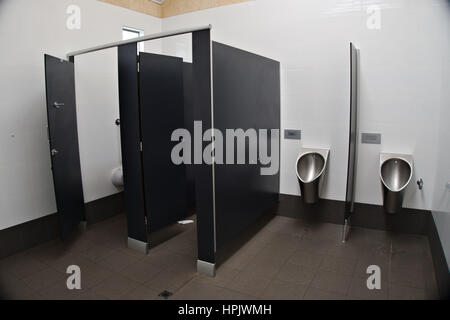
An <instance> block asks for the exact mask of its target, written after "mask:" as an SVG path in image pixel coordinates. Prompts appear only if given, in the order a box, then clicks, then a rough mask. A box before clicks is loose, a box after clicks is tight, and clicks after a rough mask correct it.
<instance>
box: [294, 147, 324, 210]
mask: <svg viewBox="0 0 450 320" xmlns="http://www.w3.org/2000/svg"><path fill="white" fill-rule="evenodd" d="M328 153H329V150H328V149H303V150H302V152H301V153H300V155H299V157H298V158H297V162H296V164H295V170H296V173H297V178H298V180H299V183H300V191H301V194H302V199H303V201H304V202H305V203H316V202H317V201H318V200H319V193H320V181H321V177H322V176H323V173H324V171H325V168H326V165H327V160H328Z"/></svg>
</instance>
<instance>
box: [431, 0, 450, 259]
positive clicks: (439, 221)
mask: <svg viewBox="0 0 450 320" xmlns="http://www.w3.org/2000/svg"><path fill="white" fill-rule="evenodd" d="M448 8H449V10H450V2H449V7H448ZM446 45H447V51H446V52H449V51H450V19H448V20H447V42H446ZM444 59H446V60H445V61H446V63H445V64H444V67H443V68H442V70H441V79H442V81H441V92H442V94H441V110H440V116H439V122H438V123H437V125H438V128H439V138H438V157H437V161H436V166H435V171H436V180H435V188H434V201H433V218H434V222H435V224H436V227H437V229H438V232H439V237H440V240H441V243H442V247H443V248H444V252H445V255H446V257H447V264H448V265H449V266H450V185H448V186H447V184H448V183H450V90H449V87H448V86H449V84H450V64H449V63H448V60H449V59H450V58H449V56H448V55H447V57H445V58H444Z"/></svg>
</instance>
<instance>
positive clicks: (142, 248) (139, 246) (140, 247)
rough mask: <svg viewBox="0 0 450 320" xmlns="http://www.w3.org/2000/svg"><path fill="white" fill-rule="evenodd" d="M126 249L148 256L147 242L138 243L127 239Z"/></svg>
mask: <svg viewBox="0 0 450 320" xmlns="http://www.w3.org/2000/svg"><path fill="white" fill-rule="evenodd" d="M128 248H129V249H131V250H135V251H138V252H141V253H143V254H148V242H144V241H139V240H136V239H133V238H130V237H128Z"/></svg>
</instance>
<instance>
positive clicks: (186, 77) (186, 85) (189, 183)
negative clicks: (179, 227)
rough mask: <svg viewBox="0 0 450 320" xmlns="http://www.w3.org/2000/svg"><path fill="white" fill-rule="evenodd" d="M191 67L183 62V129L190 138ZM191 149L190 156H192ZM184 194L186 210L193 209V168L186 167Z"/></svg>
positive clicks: (191, 127) (191, 103) (192, 121)
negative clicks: (188, 133)
mask: <svg viewBox="0 0 450 320" xmlns="http://www.w3.org/2000/svg"><path fill="white" fill-rule="evenodd" d="M192 69H193V65H192V63H189V62H183V92H184V127H185V128H186V129H187V130H189V132H190V134H191V137H193V136H194V101H193V98H194V97H193V90H194V84H193V81H194V79H193V75H192ZM192 151H193V150H192V148H191V154H193V152H192ZM186 188H187V190H186V194H187V204H188V208H189V209H191V208H194V207H195V183H194V166H193V165H192V164H187V165H186Z"/></svg>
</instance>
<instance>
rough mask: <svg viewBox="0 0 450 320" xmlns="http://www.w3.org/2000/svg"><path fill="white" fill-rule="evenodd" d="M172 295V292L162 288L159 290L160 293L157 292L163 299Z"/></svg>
mask: <svg viewBox="0 0 450 320" xmlns="http://www.w3.org/2000/svg"><path fill="white" fill-rule="evenodd" d="M171 295H173V293H172V292H169V291H167V290H164V291H163V292H161V293H160V294H158V296H159V297H162V298H164V299H169V297H170V296H171Z"/></svg>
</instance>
